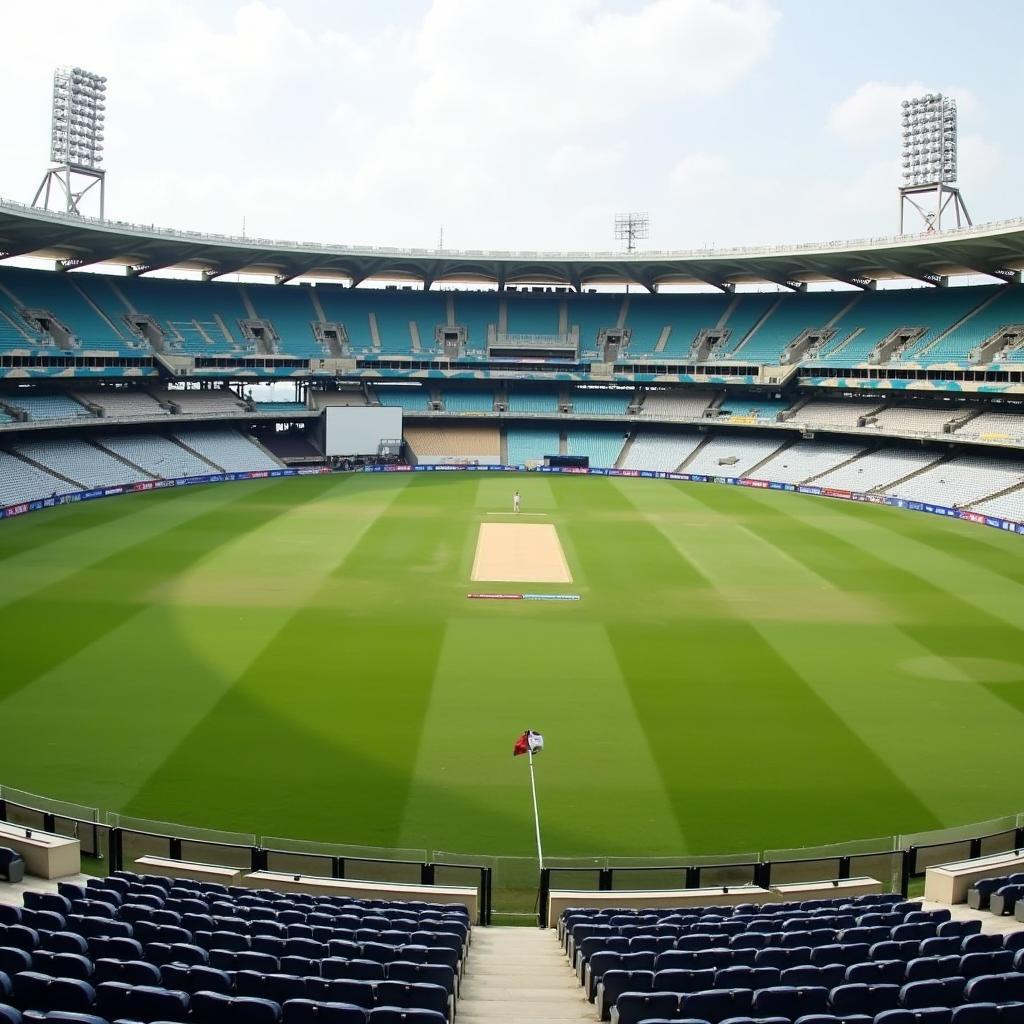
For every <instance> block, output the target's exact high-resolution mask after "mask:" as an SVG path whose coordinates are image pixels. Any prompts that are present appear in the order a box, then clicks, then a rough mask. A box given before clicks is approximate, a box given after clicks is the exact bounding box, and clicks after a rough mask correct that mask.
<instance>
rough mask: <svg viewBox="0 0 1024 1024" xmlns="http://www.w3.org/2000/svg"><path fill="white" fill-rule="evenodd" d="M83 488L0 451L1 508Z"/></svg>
mask: <svg viewBox="0 0 1024 1024" xmlns="http://www.w3.org/2000/svg"><path fill="white" fill-rule="evenodd" d="M80 490H81V488H80V487H77V486H76V485H75V484H70V483H68V482H67V481H66V480H61V479H59V478H58V477H55V476H51V475H50V474H49V473H47V472H45V471H43V470H42V469H37V468H36V467H35V466H31V465H29V463H27V462H24V461H23V460H22V459H19V458H16V457H15V456H14V455H11V454H9V453H8V452H5V451H0V506H4V505H18V504H20V503H21V502H23V501H34V500H35V499H37V498H48V497H49V496H50V495H51V494H54V493H56V494H69V493H70V492H71V491H80Z"/></svg>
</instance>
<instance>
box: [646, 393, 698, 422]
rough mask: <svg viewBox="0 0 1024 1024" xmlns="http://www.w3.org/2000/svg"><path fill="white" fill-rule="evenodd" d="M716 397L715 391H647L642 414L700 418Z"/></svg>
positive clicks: (664, 417)
mask: <svg viewBox="0 0 1024 1024" xmlns="http://www.w3.org/2000/svg"><path fill="white" fill-rule="evenodd" d="M714 397H715V393H714V392H713V391H686V392H682V393H680V392H673V391H645V392H644V395H643V404H642V405H641V406H640V415H641V416H652V417H657V418H658V419H700V418H701V417H702V416H703V415H704V410H705V409H707V407H708V406H709V405H710V404H711V401H712V399H713V398H714Z"/></svg>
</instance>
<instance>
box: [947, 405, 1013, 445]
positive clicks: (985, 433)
mask: <svg viewBox="0 0 1024 1024" xmlns="http://www.w3.org/2000/svg"><path fill="white" fill-rule="evenodd" d="M956 434H957V435H960V436H966V437H977V438H982V439H985V440H991V441H1024V412H995V411H993V412H983V413H982V414H981V415H980V416H975V417H973V418H972V419H969V420H968V421H967V422H966V423H964V424H962V425H961V426H959V427H957V429H956Z"/></svg>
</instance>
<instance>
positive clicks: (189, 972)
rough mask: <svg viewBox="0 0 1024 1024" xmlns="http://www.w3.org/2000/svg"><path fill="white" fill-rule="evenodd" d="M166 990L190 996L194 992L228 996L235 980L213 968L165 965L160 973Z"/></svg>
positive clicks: (233, 987)
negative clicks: (174, 990) (216, 993)
mask: <svg viewBox="0 0 1024 1024" xmlns="http://www.w3.org/2000/svg"><path fill="white" fill-rule="evenodd" d="M160 974H161V977H162V978H163V983H164V985H165V986H166V987H167V988H170V989H176V990H177V991H179V992H187V993H189V994H190V995H192V994H194V993H196V992H220V993H221V994H222V995H230V994H231V993H232V992H234V989H235V980H234V977H233V976H232V975H231V974H228V972H227V971H218V970H217V969H216V968H215V967H206V966H203V965H193V964H167V965H166V966H165V967H163V968H162V969H161V971H160Z"/></svg>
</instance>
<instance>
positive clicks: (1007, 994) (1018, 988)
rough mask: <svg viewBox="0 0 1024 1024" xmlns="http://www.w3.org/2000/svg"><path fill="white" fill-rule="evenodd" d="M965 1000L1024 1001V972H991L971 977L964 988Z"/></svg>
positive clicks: (992, 1001)
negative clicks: (978, 976)
mask: <svg viewBox="0 0 1024 1024" xmlns="http://www.w3.org/2000/svg"><path fill="white" fill-rule="evenodd" d="M964 996H965V1002H970V1003H1017V1002H1024V974H1021V973H1013V974H989V975H985V976H983V977H981V978H971V980H970V981H968V982H967V985H966V987H965V989H964Z"/></svg>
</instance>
